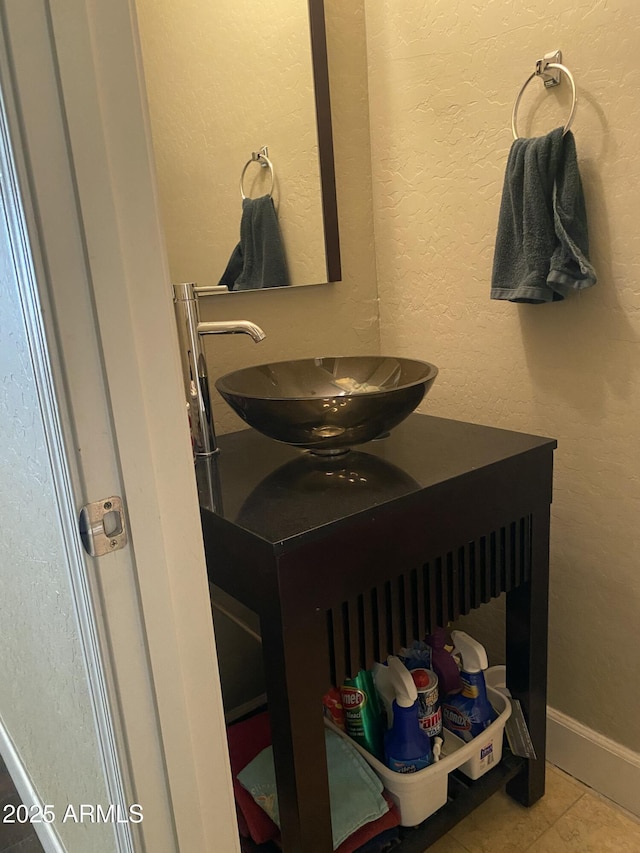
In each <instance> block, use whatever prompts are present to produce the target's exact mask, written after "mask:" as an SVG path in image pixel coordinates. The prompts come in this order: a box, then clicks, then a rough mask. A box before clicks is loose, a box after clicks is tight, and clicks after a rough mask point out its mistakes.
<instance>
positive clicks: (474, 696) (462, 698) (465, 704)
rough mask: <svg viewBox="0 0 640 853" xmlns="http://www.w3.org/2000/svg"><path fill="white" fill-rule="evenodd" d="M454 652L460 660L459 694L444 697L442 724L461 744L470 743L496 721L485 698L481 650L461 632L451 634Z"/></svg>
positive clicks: (483, 665)
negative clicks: (458, 655)
mask: <svg viewBox="0 0 640 853" xmlns="http://www.w3.org/2000/svg"><path fill="white" fill-rule="evenodd" d="M451 639H452V641H453V643H454V646H455V649H454V652H458V653H459V654H460V657H461V659H462V672H461V679H462V691H461V692H460V693H453V694H451V695H449V696H447V697H446V700H445V702H444V703H443V706H442V721H443V723H444V726H445V728H446V729H449V731H451V732H453V733H454V734H455V735H457V736H458V737H459V738H462V740H464V741H470V740H472V738H474V737H475V736H476V735H479V734H480V733H481V732H483V731H484V730H485V729H486V728H487V727H488V726H490V725H491V723H493V721H494V720H495V719H496V716H497V715H496V712H495V711H494V710H493V708H492V707H491V703H490V702H489V699H488V698H487V686H486V684H485V680H484V670H485V669H487V667H488V665H489V664H488V661H487V653H486V651H485V650H484V647H483V646H482V645H481V644H480V643H479V642H478V641H477V640H474V639H473V637H470V636H469V635H468V634H466V633H465V632H464V631H452V632H451Z"/></svg>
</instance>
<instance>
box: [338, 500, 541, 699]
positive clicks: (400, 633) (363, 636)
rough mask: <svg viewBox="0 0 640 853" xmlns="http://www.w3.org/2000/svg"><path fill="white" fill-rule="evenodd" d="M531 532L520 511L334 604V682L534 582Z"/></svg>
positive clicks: (367, 667) (340, 681)
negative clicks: (501, 524)
mask: <svg viewBox="0 0 640 853" xmlns="http://www.w3.org/2000/svg"><path fill="white" fill-rule="evenodd" d="M531 534H532V517H531V516H525V517H523V518H519V519H517V520H515V521H512V522H510V523H509V524H507V525H505V526H504V527H500V528H499V529H497V530H494V531H491V532H489V533H487V534H486V535H484V536H480V537H479V538H478V539H477V540H474V541H472V542H468V543H467V544H465V545H461V546H460V547H459V548H456V549H454V550H452V551H448V552H447V553H446V554H443V555H441V556H438V557H435V558H434V559H432V560H429V562H427V563H424V564H423V565H422V566H419V567H417V568H415V569H411V570H409V571H407V572H405V573H404V574H400V575H398V576H396V577H395V578H394V579H393V580H389V581H386V582H385V583H383V584H381V585H379V586H376V587H372V588H371V589H369V590H367V591H366V592H363V593H361V594H360V595H358V596H356V597H355V598H352V599H349V600H348V601H343V602H341V603H340V604H338V605H335V606H334V607H332V608H331V609H329V610H328V611H327V638H328V642H329V652H330V664H331V674H332V681H333V684H336V685H340V684H342V683H343V682H344V679H345V678H348V677H349V676H352V675H356V674H357V673H358V672H359V671H360V670H361V669H370V668H371V667H372V666H373V664H374V663H375V662H376V661H384V660H386V658H387V657H388V655H390V654H396V653H397V652H398V650H399V649H400V648H401V647H402V646H406V645H409V644H410V643H411V642H412V641H413V640H414V639H422V638H424V635H425V634H428V633H429V632H430V631H431V630H432V629H433V628H435V627H437V626H439V625H444V626H446V625H447V623H448V622H452V621H454V620H455V619H457V618H458V617H459V616H463V615H465V614H466V613H469V612H470V611H471V610H473V609H474V608H476V607H479V606H480V604H483V603H486V602H487V601H489V600H490V599H491V598H496V597H497V596H499V595H500V594H501V593H503V592H509V590H510V589H512V588H514V587H516V586H519V585H520V584H522V583H525V582H526V581H528V580H529V578H530V574H531V541H532V539H531Z"/></svg>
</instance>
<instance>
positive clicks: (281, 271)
mask: <svg viewBox="0 0 640 853" xmlns="http://www.w3.org/2000/svg"><path fill="white" fill-rule="evenodd" d="M218 284H226V285H227V287H228V288H229V290H257V289H260V288H263V287H284V286H286V285H288V284H289V272H288V269H287V260H286V257H285V253H284V247H283V245H282V238H281V236H280V226H279V225H278V217H277V214H276V209H275V207H274V205H273V199H272V198H271V196H270V195H264V196H261V197H260V198H245V199H243V201H242V219H241V220H240V242H239V243H238V245H237V246H236V247H235V249H234V250H233V252H232V254H231V257H230V259H229V262H228V264H227V266H226V269H225V271H224V273H223V274H222V278H221V279H220V281H219V282H218Z"/></svg>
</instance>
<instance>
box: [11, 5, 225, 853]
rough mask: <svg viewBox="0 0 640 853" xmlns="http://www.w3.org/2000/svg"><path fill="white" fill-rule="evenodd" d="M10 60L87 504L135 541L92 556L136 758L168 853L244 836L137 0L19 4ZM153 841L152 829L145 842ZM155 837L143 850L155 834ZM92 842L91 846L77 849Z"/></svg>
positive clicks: (59, 370)
mask: <svg viewBox="0 0 640 853" xmlns="http://www.w3.org/2000/svg"><path fill="white" fill-rule="evenodd" d="M0 10H1V12H2V17H3V23H4V35H5V42H6V47H7V56H8V62H7V63H4V64H3V66H2V75H3V79H2V85H3V89H5V90H7V89H9V90H10V91H11V93H12V100H13V101H14V103H15V112H13V113H10V115H9V128H10V135H11V138H12V142H13V147H14V149H18V150H20V149H21V150H22V152H23V155H24V156H23V157H22V158H19V159H22V163H18V167H19V177H20V179H21V189H22V195H23V198H26V197H29V200H30V205H28V206H27V208H28V207H29V206H31V208H32V210H31V215H29V214H30V212H29V210H28V209H27V214H28V226H29V234H30V238H31V241H32V244H33V245H34V246H35V245H36V244H38V247H39V251H38V252H37V253H36V255H37V257H34V260H35V262H36V278H37V281H38V289H39V291H40V294H41V302H42V304H43V306H44V310H45V316H44V324H45V328H46V332H47V338H48V343H49V350H50V353H51V355H52V359H51V360H52V362H53V368H54V382H55V385H56V392H57V395H58V398H59V399H60V400H61V401H64V400H65V398H66V403H67V405H66V407H65V406H63V405H61V417H62V420H63V429H64V436H65V444H66V449H67V454H68V458H69V462H70V470H71V476H72V480H73V493H74V496H75V499H76V501H78V505H77V506H76V510H77V509H78V508H79V506H80V505H81V504H83V503H86V502H90V501H94V500H97V499H100V498H103V497H105V496H108V495H112V494H120V495H122V497H123V499H124V501H125V505H126V510H127V515H128V525H129V536H130V540H129V545H128V546H127V547H126V548H125V549H124V550H123V551H120V552H118V553H114V554H109V555H107V556H106V557H102V558H98V559H92V558H88V557H87V558H86V565H87V567H88V570H89V581H90V585H91V589H92V594H93V601H92V606H93V608H94V609H95V612H96V614H97V615H98V617H99V618H98V624H97V626H96V629H97V632H98V635H99V637H100V642H101V649H102V654H103V658H104V663H105V666H106V677H107V683H108V692H109V704H110V707H111V713H112V715H113V717H114V722H115V732H116V735H117V737H118V753H119V757H120V760H121V763H122V765H123V767H124V768H125V770H127V769H128V771H129V774H128V776H129V778H128V783H129V787H130V789H131V790H132V794H134V795H135V801H136V802H140V803H142V804H143V806H144V813H145V820H144V822H143V824H142V825H141V826H142V835H143V839H144V841H143V846H142V847H141V849H146V850H147V851H149V853H164V851H167V853H173V851H178V850H180V851H183V853H192V851H198V853H209V852H210V853H233V851H238V850H239V843H238V836H237V826H236V819H235V808H234V802H233V793H232V788H231V776H230V770H229V762H228V755H227V750H226V735H225V726H224V715H223V710H222V702H221V695H220V683H219V678H218V674H217V665H216V658H215V644H214V637H213V628H212V621H211V613H210V607H209V596H208V587H207V577H206V566H205V561H204V551H203V546H202V535H201V528H200V519H199V509H198V502H197V496H196V490H195V480H194V476H193V468H192V463H191V450H190V439H189V434H188V428H187V419H186V410H185V407H184V401H183V392H182V387H183V386H182V380H181V376H180V360H179V354H178V345H177V337H176V330H175V324H174V319H173V311H172V304H171V294H170V286H169V277H168V266H167V263H166V257H165V249H164V241H163V237H162V232H161V229H160V225H159V220H158V214H157V204H156V195H155V178H154V174H153V166H152V157H151V149H150V141H149V133H148V127H147V120H146V106H145V97H144V90H143V86H142V84H141V80H142V73H141V63H140V58H139V54H138V46H137V35H136V31H135V15H134V9H133V6H132V3H131V2H129V0H109V2H108V3H104V0H20V3H15V2H13V0H0ZM141 843H142V842H141ZM136 849H137V847H136ZM70 853H75V851H70Z"/></svg>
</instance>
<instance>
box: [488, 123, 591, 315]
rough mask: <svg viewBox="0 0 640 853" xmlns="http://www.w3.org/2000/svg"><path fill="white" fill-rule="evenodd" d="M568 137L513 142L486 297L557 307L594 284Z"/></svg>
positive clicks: (556, 133)
mask: <svg viewBox="0 0 640 853" xmlns="http://www.w3.org/2000/svg"><path fill="white" fill-rule="evenodd" d="M596 280H597V279H596V272H595V270H594V268H593V266H592V265H591V263H590V261H589V232H588V228H587V213H586V207H585V202H584V194H583V191H582V182H581V180H580V172H579V171H578V161H577V157H576V145H575V140H574V138H573V134H572V133H571V131H568V132H567V133H566V134H565V133H564V131H563V128H561V127H559V128H556V130H553V131H551V133H549V134H547V135H546V136H541V137H537V138H534V139H516V140H515V141H514V143H513V145H512V146H511V150H510V152H509V159H508V162H507V169H506V174H505V179H504V188H503V192H502V202H501V205H500V215H499V219H498V233H497V237H496V248H495V255H494V259H493V274H492V278H491V298H492V299H507V300H509V301H510V302H532V303H536V304H539V303H542V302H552V301H553V302H556V301H558V300H560V299H564V298H565V297H566V296H569V294H571V293H574V292H576V291H580V290H584V289H585V288H587V287H591V286H592V285H594V284H595V283H596Z"/></svg>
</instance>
